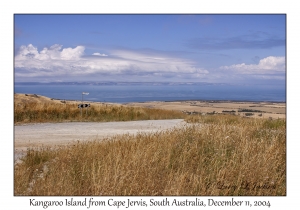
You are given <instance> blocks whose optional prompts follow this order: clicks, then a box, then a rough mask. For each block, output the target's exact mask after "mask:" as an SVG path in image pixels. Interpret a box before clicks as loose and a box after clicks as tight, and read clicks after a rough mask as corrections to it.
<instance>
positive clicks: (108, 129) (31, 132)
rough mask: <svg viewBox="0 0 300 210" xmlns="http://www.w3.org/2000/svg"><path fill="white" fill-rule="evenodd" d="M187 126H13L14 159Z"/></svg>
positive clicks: (129, 123)
mask: <svg viewBox="0 0 300 210" xmlns="http://www.w3.org/2000/svg"><path fill="white" fill-rule="evenodd" d="M184 124H185V122H184V120H182V119H176V120H145V121H127V122H71V123H40V124H27V125H16V126H14V129H15V130H14V146H15V160H16V159H19V158H20V157H21V156H22V155H24V153H25V152H26V150H27V148H30V147H37V146H41V145H45V146H54V145H65V144H68V143H70V142H73V141H77V140H79V141H85V140H93V139H103V138H105V137H111V136H114V135H118V134H136V133H138V132H156V131H159V130H165V129H170V128H173V127H176V126H180V125H184Z"/></svg>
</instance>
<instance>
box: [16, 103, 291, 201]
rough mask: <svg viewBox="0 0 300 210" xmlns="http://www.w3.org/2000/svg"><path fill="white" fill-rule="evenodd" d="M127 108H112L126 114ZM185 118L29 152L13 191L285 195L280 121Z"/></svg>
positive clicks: (283, 137)
mask: <svg viewBox="0 0 300 210" xmlns="http://www.w3.org/2000/svg"><path fill="white" fill-rule="evenodd" d="M48 109H49V110H50V108H47V107H44V108H43V109H42V110H44V111H40V112H39V114H38V115H42V112H46V111H45V110H48ZM74 109H76V107H75V108H74ZM93 109H94V111H93V113H94V112H96V111H97V107H94V108H93ZM109 109H113V107H111V108H109ZM126 109H127V108H126ZM128 109H129V111H126V112H127V113H135V114H126V115H129V116H130V117H129V119H134V118H135V117H137V115H138V114H137V113H138V112H133V111H130V110H132V109H130V108H128ZM101 110H102V109H99V110H98V112H100V111H101ZM124 110H125V108H124V107H122V108H119V111H118V110H114V111H113V112H111V113H120V114H115V115H116V116H117V118H118V119H123V118H122V117H120V116H123V115H122V112H124ZM91 111H92V108H91ZM77 112H78V110H77ZM106 112H108V111H106ZM155 112H156V111H155ZM140 113H141V114H140V115H142V114H144V115H145V116H147V114H145V113H144V112H143V111H142V110H140ZM146 113H147V112H146ZM47 114H49V113H48V112H46V113H44V114H43V115H45V116H47ZM32 115H33V116H34V115H35V114H34V112H32V114H28V116H27V118H25V117H24V118H18V116H20V115H17V116H15V122H16V121H17V122H21V121H24V119H29V121H30V120H31V119H36V117H32V118H30V117H29V116H32ZM54 115H55V114H54ZM56 115H57V114H56ZM21 116H22V115H21ZM45 116H42V117H40V119H43V118H44V117H45ZM59 116H60V115H58V116H57V118H60V119H64V118H63V117H59ZM101 116H102V115H101ZM146 118H147V117H146ZM74 119H76V120H78V115H77V118H76V117H74ZM93 119H95V120H96V118H93V117H92V116H91V119H90V120H93ZM101 119H102V117H101ZM99 120H100V116H99ZM186 121H187V122H189V124H188V125H186V126H184V127H182V128H180V129H173V130H167V131H161V132H156V133H151V134H144V133H140V134H138V135H136V136H131V135H122V136H115V137H113V138H110V139H106V140H104V141H97V140H95V141H90V142H82V143H81V142H78V143H77V144H74V145H69V146H67V147H59V148H56V149H53V148H39V149H36V150H28V151H27V155H26V156H25V157H24V159H23V162H21V163H18V164H16V165H15V171H14V194H15V195H82V196H85V195H92V196H97V195H110V196H112V195H136V196H137V195H149V196H150V195H151V196H153V195H164V196H166V195H210V196H212V195H229V196H234V195H244V196H246V195H268V196H273V195H281V196H284V195H286V122H285V120H284V119H278V120H267V119H255V118H242V117H239V116H232V115H212V116H190V117H187V118H186Z"/></svg>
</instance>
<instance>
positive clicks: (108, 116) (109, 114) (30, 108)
mask: <svg viewBox="0 0 300 210" xmlns="http://www.w3.org/2000/svg"><path fill="white" fill-rule="evenodd" d="M184 117H185V115H184V114H183V113H181V112H179V111H172V110H161V109H149V108H142V107H128V106H121V105H109V104H99V103H98V104H97V103H94V104H93V103H92V104H91V107H89V108H84V109H83V110H82V114H81V110H80V109H79V108H78V104H75V103H66V104H64V103H51V102H49V103H45V102H44V103H40V102H36V101H35V102H30V101H28V102H25V103H19V102H15V104H14V122H15V124H18V123H41V122H66V121H97V122H107V121H129V120H157V119H178V118H184Z"/></svg>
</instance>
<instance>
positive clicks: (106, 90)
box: [14, 83, 286, 103]
mask: <svg viewBox="0 0 300 210" xmlns="http://www.w3.org/2000/svg"><path fill="white" fill-rule="evenodd" d="M14 92H15V93H24V94H37V95H43V96H47V97H50V98H55V99H61V100H82V97H83V100H84V101H94V102H96V101H97V102H112V103H130V102H146V101H181V100H230V101H255V102H258V101H269V102H286V90H285V88H282V87H276V86H254V87H253V86H251V87H250V86H237V85H216V84H212V85H209V84H161V85H153V84H143V83H141V84H115V85H87V84H84V85H82V84H80V85H70V84H67V85H65V84H51V85H49V84H34V85H28V84H25V85H24V84H15V85H14ZM82 92H88V93H89V95H82Z"/></svg>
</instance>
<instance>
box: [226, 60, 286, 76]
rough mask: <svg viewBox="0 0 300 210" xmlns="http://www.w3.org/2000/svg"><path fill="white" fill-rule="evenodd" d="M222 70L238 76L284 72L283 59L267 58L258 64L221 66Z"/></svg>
mask: <svg viewBox="0 0 300 210" xmlns="http://www.w3.org/2000/svg"><path fill="white" fill-rule="evenodd" d="M220 69H222V70H231V71H235V72H236V73H240V74H278V73H284V72H285V57H275V56H269V57H266V58H263V59H261V60H260V61H259V63H258V64H245V63H241V64H234V65H231V66H221V67H220Z"/></svg>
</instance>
